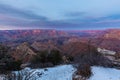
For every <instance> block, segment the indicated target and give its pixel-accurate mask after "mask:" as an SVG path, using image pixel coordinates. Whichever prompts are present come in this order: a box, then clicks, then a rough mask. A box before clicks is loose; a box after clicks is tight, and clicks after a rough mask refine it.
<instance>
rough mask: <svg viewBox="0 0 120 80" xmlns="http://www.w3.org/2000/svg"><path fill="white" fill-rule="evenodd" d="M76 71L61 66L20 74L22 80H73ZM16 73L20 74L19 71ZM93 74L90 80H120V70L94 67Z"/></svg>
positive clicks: (26, 71)
mask: <svg viewBox="0 0 120 80" xmlns="http://www.w3.org/2000/svg"><path fill="white" fill-rule="evenodd" d="M75 71H76V69H75V68H74V67H73V66H72V65H61V66H56V67H53V68H45V69H30V68H25V69H23V70H21V71H20V73H21V75H22V80H72V75H73V73H74V72H75ZM15 73H16V74H19V73H18V71H15ZM92 73H93V75H92V76H91V77H90V78H89V79H88V80H120V70H117V69H114V68H104V67H96V66H93V67H92ZM2 78H3V77H1V79H0V80H2ZM14 80H18V79H14Z"/></svg>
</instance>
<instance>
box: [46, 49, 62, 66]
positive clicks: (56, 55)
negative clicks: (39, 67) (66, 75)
mask: <svg viewBox="0 0 120 80" xmlns="http://www.w3.org/2000/svg"><path fill="white" fill-rule="evenodd" d="M48 61H49V62H51V63H53V64H54V65H57V64H59V63H60V62H62V55H61V54H60V52H59V51H58V50H52V51H51V52H50V54H49V55H48Z"/></svg>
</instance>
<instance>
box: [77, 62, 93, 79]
mask: <svg viewBox="0 0 120 80" xmlns="http://www.w3.org/2000/svg"><path fill="white" fill-rule="evenodd" d="M77 75H81V76H82V77H85V78H89V77H90V76H91V75H92V72H91V67H90V65H88V64H83V65H79V66H78V70H77Z"/></svg>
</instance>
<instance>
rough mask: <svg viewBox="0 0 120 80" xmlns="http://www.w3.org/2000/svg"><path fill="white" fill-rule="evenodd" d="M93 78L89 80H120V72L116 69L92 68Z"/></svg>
mask: <svg viewBox="0 0 120 80" xmlns="http://www.w3.org/2000/svg"><path fill="white" fill-rule="evenodd" d="M92 73H93V76H91V78H90V79H89V80H120V70H117V69H114V68H103V67H95V66H94V67H92Z"/></svg>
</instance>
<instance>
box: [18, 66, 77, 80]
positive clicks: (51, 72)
mask: <svg viewBox="0 0 120 80" xmlns="http://www.w3.org/2000/svg"><path fill="white" fill-rule="evenodd" d="M75 71H76V69H75V68H73V66H72V65H62V66H57V67H54V68H46V69H30V68H26V69H24V70H23V72H25V73H23V75H24V78H23V80H24V79H25V76H27V75H26V72H27V74H30V76H29V77H26V78H27V80H72V75H73V73H74V72H75ZM16 74H18V73H17V72H16ZM31 76H32V77H31Z"/></svg>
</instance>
